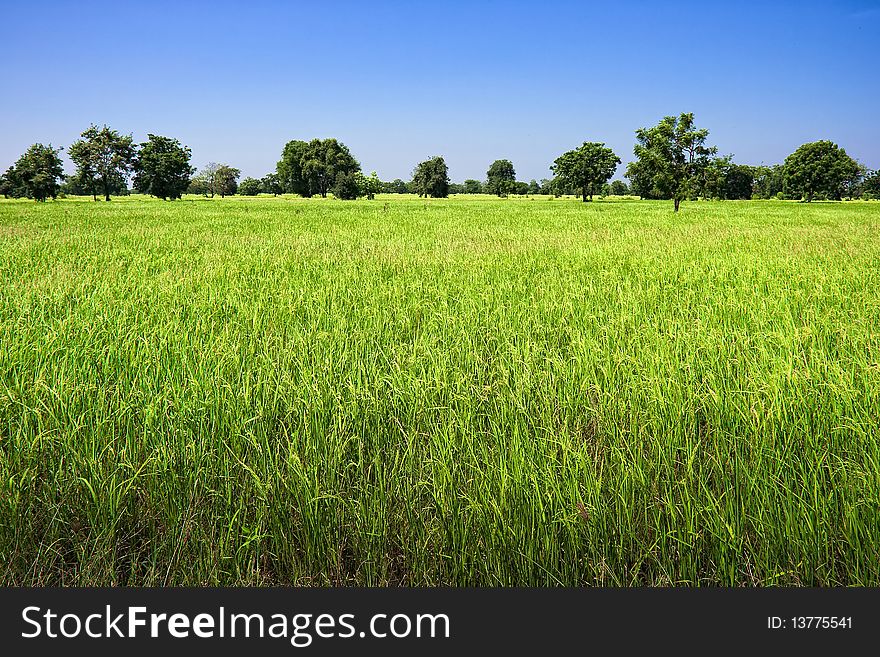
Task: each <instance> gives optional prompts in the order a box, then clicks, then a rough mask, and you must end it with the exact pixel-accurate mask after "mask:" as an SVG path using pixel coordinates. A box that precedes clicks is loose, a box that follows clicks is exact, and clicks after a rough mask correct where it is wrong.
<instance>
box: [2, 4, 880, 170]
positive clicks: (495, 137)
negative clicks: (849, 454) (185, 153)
mask: <svg viewBox="0 0 880 657" xmlns="http://www.w3.org/2000/svg"><path fill="white" fill-rule="evenodd" d="M0 25H2V38H0V61H2V62H3V67H2V70H3V79H2V81H0V85H2V86H0V167H3V168H5V167H6V166H8V165H9V164H11V163H12V162H13V161H14V160H15V159H16V158H17V157H18V155H19V154H20V153H21V152H22V151H24V149H25V148H27V146H29V145H30V144H31V143H33V142H37V141H39V142H43V143H48V142H51V143H52V144H54V145H63V146H65V147H67V146H68V145H70V143H71V142H72V141H74V139H75V138H76V137H77V135H78V134H79V133H80V132H82V131H83V130H84V129H85V128H86V127H88V125H89V123H91V122H95V123H98V124H101V123H107V124H109V125H111V126H112V127H114V128H116V129H117V130H119V131H121V132H125V133H132V134H133V135H134V137H135V139H136V140H138V141H141V140H143V139H145V138H146V134H147V132H153V133H158V134H165V135H168V136H172V137H177V138H178V139H180V140H181V141H182V142H183V143H185V144H187V145H188V146H190V147H191V148H192V152H193V163H194V164H195V165H197V166H201V165H203V164H205V163H206V162H208V161H218V162H228V163H229V164H232V165H233V166H237V167H239V168H240V169H241V170H242V172H243V174H244V175H252V176H261V175H263V174H265V173H267V172H268V171H270V170H272V169H274V167H275V163H276V162H277V160H278V158H279V154H280V152H281V149H282V147H283V145H284V143H285V142H286V141H288V140H290V139H309V138H312V137H330V136H333V137H337V138H339V139H341V140H342V141H343V142H345V143H346V144H347V145H348V146H349V147H350V148H351V150H352V152H353V153H354V155H355V157H357V158H358V160H359V161H360V162H361V165H362V166H363V168H364V169H365V170H366V171H370V170H374V169H375V170H376V171H378V173H379V175H380V176H381V177H382V178H383V179H392V178H397V177H399V178H404V179H408V178H409V175H410V172H411V171H412V169H413V167H414V165H415V164H416V163H417V162H419V161H420V160H422V159H425V158H426V157H428V156H431V155H435V154H439V155H443V156H444V157H445V158H446V161H447V163H448V164H449V167H450V174H451V176H452V178H453V180H456V181H461V180H463V179H465V178H477V179H483V178H484V177H485V172H486V169H487V168H488V165H489V164H490V163H491V162H492V160H494V159H497V158H508V159H511V160H512V161H513V163H514V165H515V167H516V171H517V177H518V178H519V179H522V180H529V179H531V178H536V179H540V178H544V177H549V175H550V174H549V171H548V166H549V164H550V163H551V162H552V161H553V159H554V158H555V157H556V156H558V155H559V154H560V153H561V152H563V151H565V150H568V149H569V148H572V147H574V146H577V145H579V144H580V143H581V142H583V141H604V142H606V143H607V144H608V145H609V146H611V147H612V148H613V149H614V150H615V151H616V152H617V153H618V155H620V156H621V158H622V159H623V160H624V161H625V162H626V161H628V160H629V159H631V157H632V146H633V141H634V140H633V132H634V130H635V129H636V128H638V127H640V126H647V125H652V124H654V123H656V121H657V120H658V119H660V118H661V117H662V116H664V115H667V114H677V113H680V112H684V111H690V112H694V113H695V114H696V119H697V123H698V125H700V126H702V127H706V128H709V130H710V141H711V142H713V143H714V144H716V145H717V146H718V147H719V150H720V152H721V153H724V154H729V153H732V154H734V155H735V156H736V159H737V161H740V162H744V163H749V164H758V163H761V162H764V163H768V164H769V163H774V162H780V161H782V160H783V159H784V158H785V156H786V155H788V154H789V153H790V152H791V151H792V150H794V149H795V148H796V147H797V146H799V145H800V144H802V143H804V142H806V141H813V140H816V139H832V140H834V141H836V142H838V143H839V144H840V145H841V146H843V147H844V148H846V150H847V151H848V152H849V153H850V155H852V156H854V157H855V158H856V159H858V160H860V161H861V162H863V163H864V164H866V165H868V166H870V167H872V168H880V77H878V62H880V0H874V1H869V0H826V1H825V2H814V1H811V0H805V1H801V2H772V1H771V2H749V1H745V0H741V1H738V2H674V1H673V2H643V1H629V0H607V1H606V2H601V3H596V2H561V1H555V0H543V1H534V2H491V1H483V2H479V1H473V2H465V1H449V2H414V1H409V2H390V1H383V0H375V1H370V2H366V1H363V2H334V1H332V0H328V1H326V2H281V1H276V2H270V1H263V0H249V1H247V2H240V3H231V2H230V3H227V2H223V1H221V0H213V1H212V2H203V3H202V2H185V1H182V0H178V1H177V2H169V3H164V2H149V3H147V2H143V3H135V2H116V3H112V2H106V3H105V2H90V1H83V2H73V1H70V2H40V1H39V0H34V1H32V2H17V1H12V0H0ZM620 173H622V167H621V170H620Z"/></svg>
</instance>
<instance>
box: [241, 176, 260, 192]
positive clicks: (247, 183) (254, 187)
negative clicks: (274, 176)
mask: <svg viewBox="0 0 880 657" xmlns="http://www.w3.org/2000/svg"><path fill="white" fill-rule="evenodd" d="M262 191H263V183H262V182H261V181H259V180H257V179H256V178H245V179H244V180H242V181H241V184H240V185H239V186H238V193H239V194H240V195H242V196H257V195H258V194H259V193H260V192H262Z"/></svg>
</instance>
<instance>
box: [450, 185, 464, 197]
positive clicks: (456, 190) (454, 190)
mask: <svg viewBox="0 0 880 657" xmlns="http://www.w3.org/2000/svg"><path fill="white" fill-rule="evenodd" d="M449 194H450V195H452V194H464V183H457V182H451V183H449Z"/></svg>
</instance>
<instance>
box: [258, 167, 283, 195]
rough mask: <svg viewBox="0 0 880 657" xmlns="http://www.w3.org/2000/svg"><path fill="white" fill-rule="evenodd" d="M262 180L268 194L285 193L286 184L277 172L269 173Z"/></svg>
mask: <svg viewBox="0 0 880 657" xmlns="http://www.w3.org/2000/svg"><path fill="white" fill-rule="evenodd" d="M260 182H261V183H262V185H263V191H264V192H265V193H266V194H271V195H272V196H278V195H279V194H283V193H284V186H283V185H282V184H281V178H279V176H278V174H277V173H267V174H266V175H265V176H263V178H262V180H261V181H260Z"/></svg>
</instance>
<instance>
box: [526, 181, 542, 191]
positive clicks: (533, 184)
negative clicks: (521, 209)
mask: <svg viewBox="0 0 880 657" xmlns="http://www.w3.org/2000/svg"><path fill="white" fill-rule="evenodd" d="M528 188H529V189H528V193H529V194H541V193H542V191H541V185H540V183H538V181H537V180H530V181H529V185H528Z"/></svg>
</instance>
